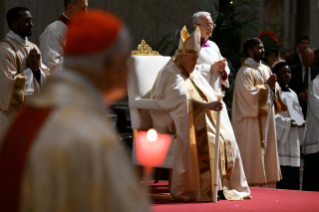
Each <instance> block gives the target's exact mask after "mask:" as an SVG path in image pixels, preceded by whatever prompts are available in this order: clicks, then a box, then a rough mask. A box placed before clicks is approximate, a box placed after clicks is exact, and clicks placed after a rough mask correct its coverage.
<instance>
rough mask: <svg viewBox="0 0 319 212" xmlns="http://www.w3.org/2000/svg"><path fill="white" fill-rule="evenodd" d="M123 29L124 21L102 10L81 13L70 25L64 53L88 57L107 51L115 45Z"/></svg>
mask: <svg viewBox="0 0 319 212" xmlns="http://www.w3.org/2000/svg"><path fill="white" fill-rule="evenodd" d="M121 28H122V21H121V20H120V18H118V17H117V16H115V15H113V14H111V13H108V12H105V11H102V10H89V11H88V12H87V13H81V14H79V15H77V16H76V17H75V18H74V19H72V22H71V23H70V24H69V28H68V30H67V32H66V44H65V48H64V53H65V54H67V55H87V54H92V53H96V52H99V51H101V50H103V49H106V48H107V47H109V46H110V45H111V44H113V43H114V41H115V40H116V38H117V36H118V34H119V31H120V29H121Z"/></svg>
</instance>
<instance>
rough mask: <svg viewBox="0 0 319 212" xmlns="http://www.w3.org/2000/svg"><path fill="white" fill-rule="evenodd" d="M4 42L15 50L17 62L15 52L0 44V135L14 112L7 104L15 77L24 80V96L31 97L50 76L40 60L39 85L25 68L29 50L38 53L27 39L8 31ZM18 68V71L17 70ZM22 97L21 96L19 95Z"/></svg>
mask: <svg viewBox="0 0 319 212" xmlns="http://www.w3.org/2000/svg"><path fill="white" fill-rule="evenodd" d="M5 39H6V40H8V42H10V44H11V45H12V46H13V47H14V48H15V51H17V55H18V61H19V64H16V63H17V60H16V55H15V51H14V50H13V49H12V47H11V46H10V45H9V44H8V43H6V42H1V43H0V55H1V56H0V134H1V132H2V131H3V130H4V128H5V127H6V126H7V122H8V120H9V119H10V117H11V116H12V115H13V114H15V112H16V111H14V110H11V111H9V104H10V101H11V99H12V92H13V89H14V85H15V83H16V80H17V79H18V77H17V75H18V74H20V75H22V76H24V77H25V78H26V80H25V90H24V96H29V95H33V94H35V93H38V92H39V90H40V88H41V87H42V85H43V83H44V82H45V80H46V76H47V75H49V74H50V70H49V69H48V68H47V67H46V66H45V65H44V64H43V63H42V62H41V61H42V58H40V75H41V77H40V78H41V79H40V83H39V82H38V81H37V80H36V78H35V77H34V75H33V72H32V70H31V69H30V68H27V63H26V60H27V56H28V54H29V52H30V50H31V49H33V48H35V49H36V50H37V52H38V53H40V50H39V48H38V47H37V46H36V45H35V44H33V43H31V42H29V41H28V38H27V37H26V38H25V39H23V38H21V37H20V36H19V35H17V34H15V33H14V32H12V31H10V32H9V33H8V34H7V35H6V37H5ZM17 67H20V70H17ZM21 95H23V94H21Z"/></svg>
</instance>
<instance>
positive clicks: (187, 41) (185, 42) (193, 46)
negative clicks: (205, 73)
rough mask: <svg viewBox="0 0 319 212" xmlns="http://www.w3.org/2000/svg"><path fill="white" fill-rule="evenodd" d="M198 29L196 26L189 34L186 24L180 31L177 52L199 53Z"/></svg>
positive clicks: (186, 53)
mask: <svg viewBox="0 0 319 212" xmlns="http://www.w3.org/2000/svg"><path fill="white" fill-rule="evenodd" d="M200 48H201V46H200V30H199V28H198V27H197V28H196V30H195V31H194V32H193V34H191V35H189V34H188V32H187V29H186V26H184V27H183V29H182V31H181V39H180V41H179V45H178V50H177V54H185V55H199V50H200Z"/></svg>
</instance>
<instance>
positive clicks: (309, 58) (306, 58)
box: [301, 48, 315, 68]
mask: <svg viewBox="0 0 319 212" xmlns="http://www.w3.org/2000/svg"><path fill="white" fill-rule="evenodd" d="M301 58H302V64H303V65H304V66H305V67H306V68H308V67H310V66H311V65H312V64H313V62H314V60H315V54H314V52H313V50H312V49H310V48H306V49H305V50H304V51H303V54H302V56H301Z"/></svg>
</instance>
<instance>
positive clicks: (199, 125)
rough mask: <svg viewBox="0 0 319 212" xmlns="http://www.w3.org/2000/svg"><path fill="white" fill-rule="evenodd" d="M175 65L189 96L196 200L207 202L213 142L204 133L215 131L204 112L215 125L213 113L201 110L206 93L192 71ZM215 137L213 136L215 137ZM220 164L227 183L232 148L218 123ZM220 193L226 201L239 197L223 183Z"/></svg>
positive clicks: (209, 189) (209, 196)
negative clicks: (207, 123)
mask: <svg viewBox="0 0 319 212" xmlns="http://www.w3.org/2000/svg"><path fill="white" fill-rule="evenodd" d="M175 64H176V66H177V67H178V68H179V69H180V70H181V72H182V74H184V75H185V76H187V77H188V78H187V79H186V80H185V82H184V86H185V88H186V89H187V92H188V94H189V97H190V109H189V123H190V141H189V142H190V147H191V152H192V163H193V164H192V166H193V170H195V172H196V173H194V175H196V176H197V177H196V179H198V180H199V182H200V191H201V199H198V200H197V201H211V200H212V171H211V170H213V158H214V157H213V152H212V147H213V144H212V142H210V141H209V140H210V139H209V138H208V132H211V133H213V134H215V130H214V129H212V128H210V127H209V126H208V125H206V115H207V116H208V118H209V120H210V121H211V123H212V124H213V126H214V127H215V128H216V115H217V113H216V112H215V111H210V110H207V109H205V107H204V100H205V101H207V102H210V99H209V98H208V95H206V94H205V93H204V89H202V88H201V85H200V83H198V82H197V80H196V78H194V77H193V75H192V74H188V73H187V72H186V71H185V70H184V69H183V68H182V67H181V65H180V64H179V62H178V60H176V61H175ZM215 139H216V138H215ZM219 141H220V146H219V147H220V148H219V152H220V167H221V173H222V175H223V184H224V181H227V184H228V185H230V183H229V179H230V177H231V174H232V170H233V166H234V157H233V150H232V145H231V140H230V139H229V137H228V134H227V131H226V129H225V128H224V126H223V125H222V124H221V125H220V138H219ZM223 192H224V195H225V197H226V199H228V200H239V198H238V197H237V196H236V194H235V193H234V192H233V191H231V190H229V189H228V188H227V187H224V186H223Z"/></svg>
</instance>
